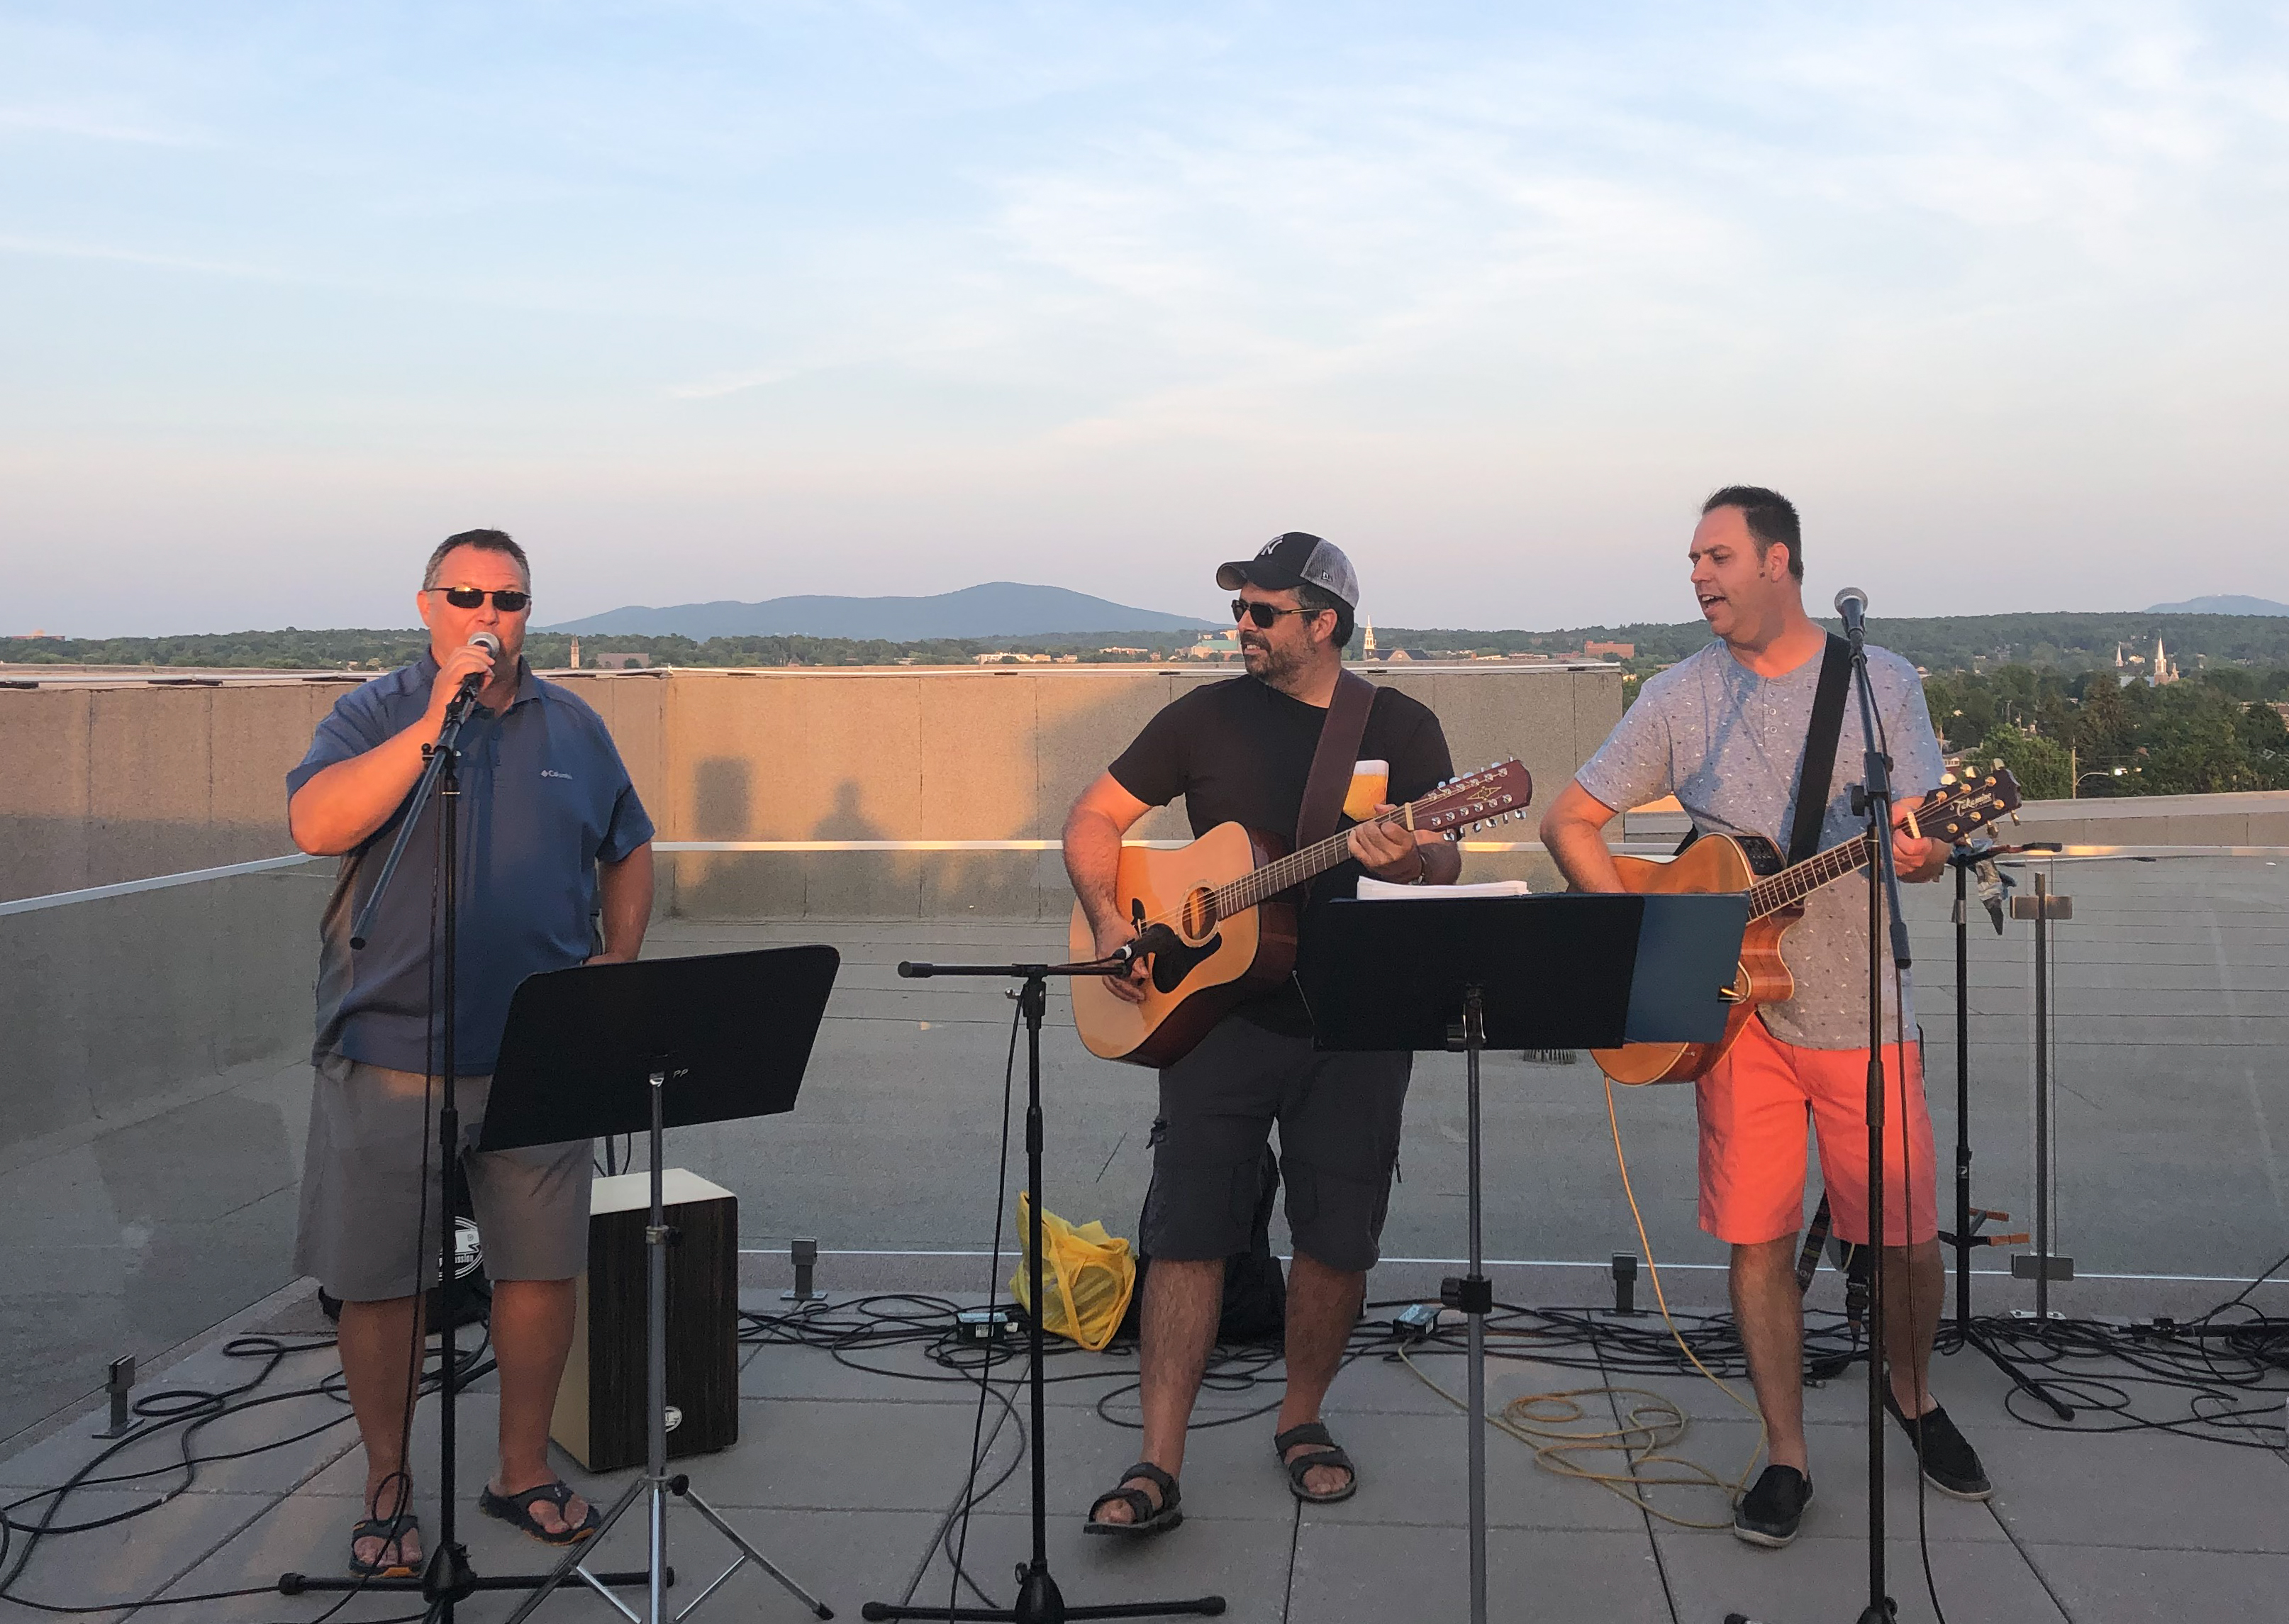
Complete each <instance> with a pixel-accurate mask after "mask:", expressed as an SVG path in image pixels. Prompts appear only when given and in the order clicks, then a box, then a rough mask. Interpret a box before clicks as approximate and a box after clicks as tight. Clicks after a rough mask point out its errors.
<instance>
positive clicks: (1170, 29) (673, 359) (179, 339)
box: [0, 0, 2289, 636]
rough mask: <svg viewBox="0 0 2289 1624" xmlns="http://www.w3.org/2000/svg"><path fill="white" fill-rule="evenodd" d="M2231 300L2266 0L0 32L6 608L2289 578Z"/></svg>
mask: <svg viewBox="0 0 2289 1624" xmlns="http://www.w3.org/2000/svg"><path fill="white" fill-rule="evenodd" d="M2285 268H2289V22H2285V20H2284V18H2283V14H2282V13H2281V12H2278V11H2277V10H2274V9H2272V8H2268V7H2263V6H2258V5H2247V6H2236V5H2216V6H2179V5H2173V4H2167V3H2166V0H2142V3H2141V4H2128V5H2110V4H2092V3H2083V4H1994V3H1992V0H1990V3H1988V4H1978V5H1968V6H1953V5H1948V4H1918V5H1913V6H1909V5H1877V4H1871V5H1854V6H1835V5H1802V6H1793V5H1776V6H1750V5H1735V6H1719V5H1686V4H1675V5H1637V4H1607V5H1595V6H1585V5H1581V4H1570V5H1535V4H1510V5H1487V4H1481V5H1468V6H1466V5H1451V4H1438V3H1436V0H1425V3H1416V4H1404V5H1400V4H1390V5H1360V4H1344V3H1343V0H1315V3H1314V4H1308V5H1305V4H1297V5H1272V4H1216V5H1207V6H1197V7H1195V6H1188V5H1184V4H1175V3H1172V0H1156V3H1154V4H1137V5H1122V4H1096V5H998V6H987V5H971V4H953V3H946V4H865V3H864V0H841V3H836V4H734V3H732V0H715V3H710V0H680V3H655V4H643V3H639V0H624V3H622V4H587V3H583V0H561V3H557V4H488V3H486V0H460V3H459V4H419V3H414V0H401V3H398V4H370V5H360V6H355V7H352V6H344V5H340V4H265V5H243V4H229V3H227V0H203V4H199V5H197V6H185V5H181V4H159V3H154V4H105V3H103V0H68V3H57V4H28V3H22V0H0V632H22V631H27V630H29V629H31V628H33V627H35V626H38V627H43V628H46V629H48V630H50V631H61V632H65V633H68V634H70V635H74V636H100V635H127V634H156V633H172V632H187V631H221V630H231V629H240V628H254V627H278V626H285V625H295V626H301V627H323V626H361V625H362V626H383V625H405V624H410V623H411V618H412V614H411V595H412V591H413V588H414V587H415V586H416V585H418V580H419V565H420V561H421V559H422V557H423V556H425V555H426V553H427V548H429V547H430V546H431V545H432V544H433V543H434V542H435V540H438V539H440V538H442V537H443V535H445V534H447V533H449V532H452V531H456V530H460V529H464V528H467V527H469V526H472V525H478V524H491V525H498V526H500V527H502V528H505V529H507V530H509V531H511V532H514V534H515V535H516V536H517V537H518V538H519V540H522V542H524V543H525V544H526V545H527V547H528V548H530V550H531V552H532V554H533V556H534V561H535V569H536V579H535V593H536V597H537V599H538V603H537V609H538V615H537V620H539V621H541V622H544V623H545V622H546V621H548V620H561V619H568V618H571V617H573V616H577V615H582V614H587V613H591V612H596V611H599V610H603V609H607V608H610V607H613V606H616V605H618V604H628V603H650V604H668V603H684V602H691V601H695V600H705V599H715V598H740V599H755V598H763V597H770V596H779V595H782V594H788V593H802V592H822V593H853V594H874V593H901V594H908V593H926V592H935V591H942V590H950V589H953V588H959V587H963V586H967V585H970V584H973V583H975V582H977V581H982V580H1025V581H1039V582H1046V583H1051V584H1055V585H1059V586H1065V587H1071V588H1076V589H1080V590H1083V591H1088V592H1092V593H1096V594H1097V595H1099V596H1105V597H1111V598H1114V599H1116V600H1119V601H1121V602H1124V603H1129V604H1138V605H1142V606H1145V607H1151V608H1155V609H1161V610H1167V611H1174V612H1216V611H1217V609H1218V607H1219V605H1220V604H1221V601H1222V598H1223V596H1224V595H1223V594H1219V593H1218V592H1217V591H1216V588H1215V587H1214V584H1213V581H1212V580H1211V579H1210V578H1211V575H1212V572H1213V567H1214V565H1215V564H1216V562H1218V561H1219V560H1222V559H1224V558H1230V557H1238V556H1246V555H1247V554H1248V553H1251V552H1253V551H1254V550H1255V549H1256V547H1257V546H1258V545H1260V544H1261V543H1262V542H1263V541H1264V540H1267V539H1268V538H1269V537H1271V536H1272V535H1273V534H1274V533H1276V532H1280V531H1282V530H1288V529H1304V530H1311V531H1314V532H1318V533H1320V534H1321V535H1324V536H1327V537H1328V538H1329V539H1331V540H1335V541H1336V542H1337V543H1339V544H1340V545H1342V546H1343V547H1344V548H1345V549H1346V550H1347V551H1349V552H1350V553H1351V554H1352V557H1353V559H1354V561H1355V563H1356V564H1357V565H1358V568H1359V572H1360V578H1361V581H1362V585H1363V588H1364V591H1363V598H1364V603H1363V604H1362V607H1363V608H1364V609H1365V610H1366V611H1367V612H1368V613H1369V614H1370V615H1372V616H1373V617H1374V618H1375V619H1376V620H1381V621H1384V622H1386V623H1389V624H1392V625H1400V626H1448V627H1454V626H1463V627H1478V628H1499V627H1525V628H1551V627H1559V626H1570V625H1583V624H1590V623H1617V622H1626V621H1631V620H1686V619H1689V618H1691V616H1692V614H1693V612H1694V608H1693V602H1692V598H1691V596H1690V594H1689V591H1688V590H1687V586H1686V580H1685V568H1686V566H1685V564H1684V553H1685V548H1686V546H1687V540H1688V538H1689V535H1690V533H1691V529H1692V524H1693V521H1694V518H1695V514H1696V512H1697V509H1698V506H1699V503H1700V500H1701V499H1702V498H1703V496H1704V495H1705V494H1706V493H1707V492H1709V491H1711V489H1713V488H1715V487H1716V486H1719V485H1720V484H1730V483H1735V482H1750V483H1757V484H1768V485H1772V486H1774V487H1776V488H1778V489H1780V490H1781V491H1783V492H1786V493H1788V494H1789V495H1790V496H1791V497H1792V498H1793V499H1794V500H1796V501H1797V503H1798V504H1799V508H1801V509H1802V512H1803V515H1804V520H1805V526H1806V563H1807V565H1808V577H1807V581H1806V589H1807V596H1808V597H1809V598H1810V599H1811V600H1813V601H1814V602H1815V603H1816V604H1825V603H1826V602H1827V601H1828V600H1829V598H1830V596H1832V594H1833V593H1834V591H1835V589H1836V588H1838V587H1839V586H1842V585H1845V584H1847V583H1850V584H1856V585H1859V586H1861V587H1863V588H1866V589H1867V591H1868V592H1869V594H1870V598H1871V600H1872V607H1873V610H1874V612H1875V613H1876V615H1877V616H1878V617H1879V618H1880V616H1881V615H1882V614H1883V613H1885V612H1887V611H1888V612H1894V613H1900V614H1946V613H1974V612H2004V611H2012V610H2040V609H2118V608H2138V607H2141V606H2143V605H2144V604H2149V603H2151V602H2155V601H2157V600H2163V599H2175V598H2181V597H2185V596H2192V595H2195V594H2200V593H2210V592H2246V593H2253V594H2256V595H2259V596H2268V597H2275V598H2284V599H2289V533H2285V525H2284V524H2283V521H2282V517H2281V515H2282V512H2283V502H2282V498H2281V496H2280V494H2279V487H2280V485H2281V484H2282V479H2281V474H2280V464H2281V461H2282V452H2281V449H2280V448H2281V446H2282V445H2283V444H2284V442H2285V438H2289V436H2285V432H2284V431H2285V429H2289V301H2285V300H2284V299H2283V297H2282V296H2281V292H2280V290H2281V288H2282V285H2283V283H2284V277H2285Z"/></svg>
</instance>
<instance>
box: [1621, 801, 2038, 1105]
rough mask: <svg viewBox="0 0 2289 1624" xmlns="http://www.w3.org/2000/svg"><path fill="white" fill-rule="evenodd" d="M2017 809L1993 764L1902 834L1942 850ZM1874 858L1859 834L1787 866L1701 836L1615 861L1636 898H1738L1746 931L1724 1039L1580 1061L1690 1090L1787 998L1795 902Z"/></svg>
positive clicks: (1914, 815)
mask: <svg viewBox="0 0 2289 1624" xmlns="http://www.w3.org/2000/svg"><path fill="white" fill-rule="evenodd" d="M2018 806H2019V785H2018V782H2017V780H2014V779H2013V778H2012V776H2011V774H2010V772H2008V771H2007V770H2006V769H2005V768H2004V767H2003V766H2002V764H2000V763H1998V764H1996V765H1995V766H1994V767H1993V768H1991V769H1990V770H1989V771H1987V772H1980V773H1974V774H1972V775H1971V776H1968V777H1966V778H1963V779H1960V780H1958V779H1957V778H1956V777H1955V776H1954V775H1953V774H1950V775H1949V776H1948V777H1947V778H1946V779H1944V780H1942V782H1941V784H1940V787H1939V788H1937V789H1934V790H1933V791H1932V792H1931V793H1930V794H1929V795H1927V796H1925V797H1924V798H1923V799H1922V800H1921V801H1919V802H1918V803H1917V804H1915V806H1914V807H1913V808H1912V809H1910V812H1909V814H1908V824H1907V830H1906V832H1907V833H1908V834H1909V835H1910V836H1917V837H1920V838H1929V839H1939V840H1944V841H1946V842H1947V843H1948V844H1950V845H1952V844H1955V843H1956V842H1958V841H1960V840H1961V839H1963V838H1964V836H1966V835H1968V834H1970V833H1971V832H1972V830H1974V829H1975V828H1980V827H1981V826H1982V825H1983V824H1988V823H1992V822H1993V821H1994V820H1996V819H1998V818H1999V817H2002V816H2003V815H2004V814H2005V813H2006V812H2015V811H2017V810H2018ZM1874 858H1875V848H1874V846H1873V845H1871V844H1870V842H1869V837H1868V836H1866V835H1865V834H1862V835H1859V836H1855V837H1854V838H1853V839H1850V840H1847V841H1846V842H1845V843H1844V844H1841V845H1835V846H1830V847H1829V848H1828V850H1826V851H1825V852H1817V853H1815V854H1814V855H1813V856H1811V857H1807V858H1806V859H1805V860H1804V861H1802V862H1800V863H1796V864H1792V865H1791V864H1787V863H1784V862H1783V860H1782V858H1781V852H1780V848H1779V847H1777V846H1775V844H1773V843H1772V842H1771V841H1769V840H1767V839H1766V838H1765V837H1764V836H1761V835H1703V836H1702V837H1701V838H1700V839H1698V840H1696V841H1695V842H1694V843H1693V844H1691V845H1689V846H1687V847H1686V849H1685V850H1684V851H1683V852H1680V853H1679V855H1678V856H1676V857H1673V858H1671V859H1670V860H1668V861H1667V862H1659V861H1655V860H1651V859H1647V858H1642V857H1616V858H1615V859H1614V866H1615V868H1619V869H1620V870H1621V871H1622V884H1623V887H1624V888H1626V889H1628V890H1630V891H1634V892H1664V893H1676V892H1748V894H1749V928H1748V930H1747V932H1745V933H1744V934H1743V936H1742V938H1741V961H1740V964H1739V967H1738V969H1737V970H1736V971H1735V976H1734V980H1733V985H1732V986H1731V987H1729V988H1727V989H1726V991H1725V1001H1726V1002H1727V1004H1730V1005H1732V1008H1731V1010H1730V1011H1729V1012H1728V1013H1727V1018H1726V1021H1725V1036H1722V1037H1720V1038H1719V1039H1718V1040H1717V1041H1716V1042H1715V1043H1711V1044H1623V1046H1622V1047H1620V1048H1618V1049H1592V1050H1591V1052H1590V1053H1591V1058H1592V1059H1594V1060H1596V1061H1597V1062H1598V1064H1599V1066H1600V1067H1601V1068H1604V1070H1605V1073H1606V1075H1607V1076H1609V1077H1611V1078H1613V1080H1614V1081H1615V1082H1616V1083H1632V1084H1634V1083H1690V1082H1692V1081H1694V1080H1695V1079H1696V1078H1698V1077H1701V1076H1704V1075H1706V1074H1707V1072H1708V1071H1709V1068H1711V1067H1712V1066H1714V1065H1716V1063H1717V1062H1718V1061H1719V1060H1722V1059H1723V1058H1724V1056H1725V1052H1726V1051H1727V1050H1728V1049H1730V1048H1731V1047H1732V1046H1733V1044H1735V1042H1736V1041H1737V1040H1738V1039H1739V1037H1740V1036H1741V1033H1742V1031H1743V1028H1746V1027H1747V1026H1748V1024H1749V1022H1750V1021H1751V1020H1754V1019H1755V1018H1756V1013H1757V1006H1758V1005H1759V1004H1780V1003H1783V1002H1785V1001H1786V1000H1788V999H1790V998H1792V997H1794V996H1796V978H1795V977H1794V976H1793V975H1791V973H1790V972H1789V967H1788V964H1787V963H1786V962H1785V960H1783V957H1782V956H1781V949H1782V939H1783V937H1784V936H1786V935H1787V934H1788V929H1789V927H1790V926H1791V925H1792V924H1795V923H1796V922H1797V921H1798V920H1799V919H1801V918H1803V917H1804V900H1805V899H1806V897H1808V896H1810V895H1811V894H1812V893H1813V892H1815V891H1818V890H1819V889H1820V888H1821V887H1822V886H1823V885H1827V884H1832V883H1834V882H1835V881H1837V880H1840V879H1842V878H1843V877H1844V876H1846V875H1847V874H1856V873H1857V872H1859V870H1860V869H1862V868H1865V867H1866V866H1867V865H1868V864H1869V863H1870V861H1872V860H1874Z"/></svg>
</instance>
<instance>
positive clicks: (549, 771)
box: [540, 767, 572, 784]
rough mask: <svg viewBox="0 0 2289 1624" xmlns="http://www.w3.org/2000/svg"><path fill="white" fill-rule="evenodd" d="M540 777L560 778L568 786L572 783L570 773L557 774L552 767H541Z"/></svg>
mask: <svg viewBox="0 0 2289 1624" xmlns="http://www.w3.org/2000/svg"><path fill="white" fill-rule="evenodd" d="M540 776H541V777H543V778H561V779H562V780H564V781H565V782H566V783H568V784H569V783H570V782H571V781H572V775H571V774H570V772H558V771H557V770H556V769H555V768H554V767H543V768H542V769H541V770H540Z"/></svg>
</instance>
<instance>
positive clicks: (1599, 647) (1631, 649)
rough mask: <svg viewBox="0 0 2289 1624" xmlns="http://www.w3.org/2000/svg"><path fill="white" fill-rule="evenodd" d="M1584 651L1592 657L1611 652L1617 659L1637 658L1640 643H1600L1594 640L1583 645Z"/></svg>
mask: <svg viewBox="0 0 2289 1624" xmlns="http://www.w3.org/2000/svg"><path fill="white" fill-rule="evenodd" d="M1582 652H1583V653H1584V654H1588V655H1591V656H1592V657H1595V656H1597V655H1599V654H1611V655H1612V656H1613V657H1614V658H1615V659H1616V660H1635V659H1636V658H1637V657H1638V645H1637V644H1634V643H1598V642H1594V641H1592V642H1589V643H1584V644H1583V645H1582Z"/></svg>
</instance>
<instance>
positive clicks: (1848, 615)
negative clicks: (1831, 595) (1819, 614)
mask: <svg viewBox="0 0 2289 1624" xmlns="http://www.w3.org/2000/svg"><path fill="white" fill-rule="evenodd" d="M1836 612H1837V614H1838V616H1839V617H1840V618H1841V619H1842V620H1843V621H1844V630H1845V634H1846V636H1850V637H1854V638H1857V637H1859V636H1861V634H1862V633H1863V632H1865V631H1866V630H1867V629H1868V595H1867V594H1866V593H1865V592H1862V590H1860V588H1857V587H1846V588H1844V590H1843V591H1841V592H1839V593H1838V594H1837V595H1836Z"/></svg>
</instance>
